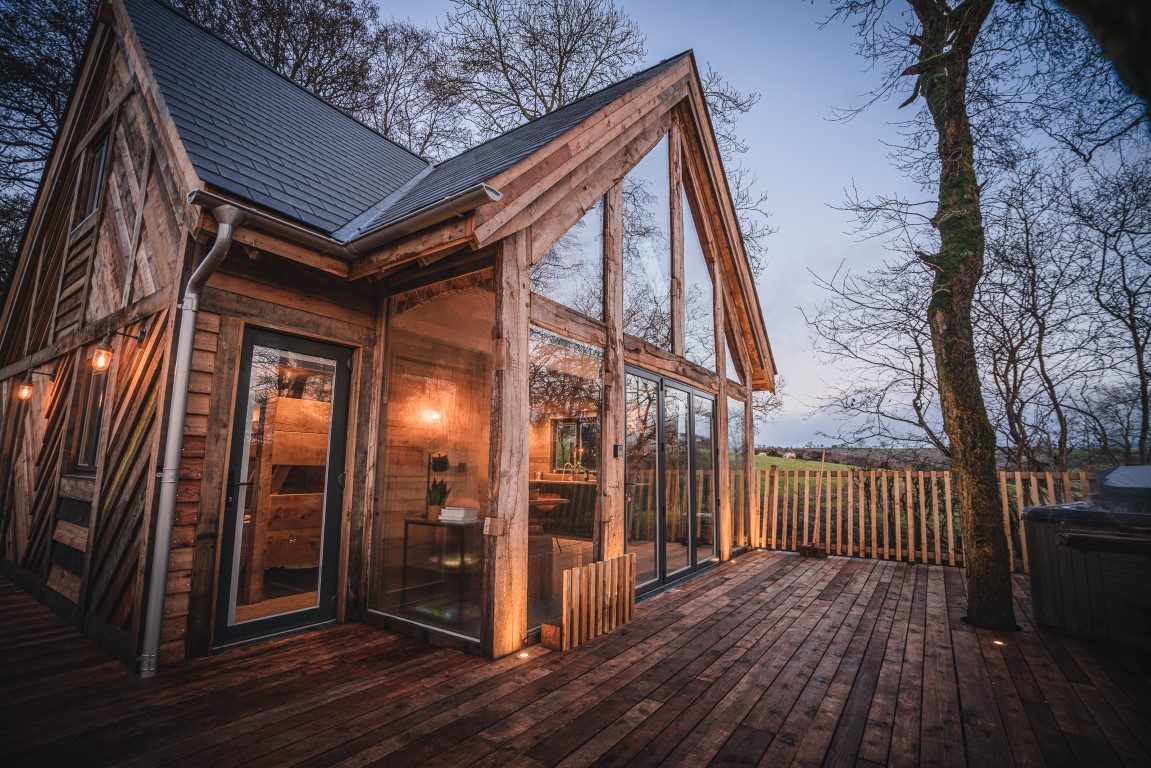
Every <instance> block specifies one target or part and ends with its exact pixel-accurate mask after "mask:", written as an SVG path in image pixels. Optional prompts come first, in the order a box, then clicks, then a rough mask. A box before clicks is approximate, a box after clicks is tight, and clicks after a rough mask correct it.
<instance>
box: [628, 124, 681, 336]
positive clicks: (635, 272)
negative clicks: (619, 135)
mask: <svg viewBox="0 0 1151 768" xmlns="http://www.w3.org/2000/svg"><path fill="white" fill-rule="evenodd" d="M667 153H668V149H667V137H666V136H665V137H664V138H663V139H662V140H661V141H660V142H659V144H657V145H656V146H655V147H654V148H653V149H652V150H651V151H650V152H648V153H647V155H646V156H645V157H644V158H643V159H642V160H640V162H639V165H637V166H636V167H635V168H633V169H632V170H631V172H630V173H628V175H627V176H626V177H624V180H623V328H624V331H626V332H627V333H630V334H631V335H633V336H638V337H639V338H641V339H643V340H644V341H647V342H650V343H652V344H654V345H655V346H657V347H660V348H661V349H666V350H668V351H671V240H670V231H671V229H670V220H671V205H670V194H671V193H670V181H669V177H668V156H667Z"/></svg>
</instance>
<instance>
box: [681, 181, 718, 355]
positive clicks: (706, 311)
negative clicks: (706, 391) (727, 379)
mask: <svg viewBox="0 0 1151 768" xmlns="http://www.w3.org/2000/svg"><path fill="white" fill-rule="evenodd" d="M682 201H683V282H684V292H683V305H684V323H683V330H684V336H685V338H684V344H683V354H684V357H686V358H687V359H688V360H690V361H692V362H693V363H695V364H696V365H702V366H703V367H704V368H707V369H708V370H709V371H714V370H715V297H714V293H713V288H712V282H711V272H710V270H709V269H708V264H707V259H706V258H705V257H704V255H703V245H702V243H701V242H700V239H699V231H698V230H697V229H696V227H695V216H694V214H692V212H691V206H689V205H688V202H687V195H686V194H685V195H683V199H682Z"/></svg>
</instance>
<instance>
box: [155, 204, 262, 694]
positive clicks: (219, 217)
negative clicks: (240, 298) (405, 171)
mask: <svg viewBox="0 0 1151 768" xmlns="http://www.w3.org/2000/svg"><path fill="white" fill-rule="evenodd" d="M212 214H213V215H214V216H215V217H216V222H217V224H218V225H219V226H218V228H217V230H216V241H215V242H214V243H212V247H211V249H210V250H209V251H208V253H207V255H206V256H204V259H203V261H201V262H200V264H199V266H197V267H196V269H195V271H193V272H192V276H191V277H190V278H188V285H187V287H186V288H185V289H184V300H183V301H182V302H181V303H180V338H179V341H178V342H177V344H176V360H175V365H174V367H173V373H172V401H171V405H170V406H169V409H168V429H167V437H166V440H165V443H164V460H163V464H162V465H161V466H162V467H163V468H162V469H161V470H160V501H159V505H158V510H157V513H156V535H155V539H154V541H155V545H154V548H153V552H152V568H151V571H150V573H149V578H148V602H147V604H146V606H145V609H144V642H143V646H142V650H141V653H140V677H142V678H149V677H153V676H155V674H156V667H157V660H158V659H159V655H160V631H161V629H162V626H163V622H164V597H165V595H166V593H167V585H168V560H169V558H170V556H171V553H172V527H173V524H174V522H175V518H176V485H177V482H178V481H179V476H180V458H181V455H182V453H183V447H184V415H185V412H186V411H187V409H188V382H189V380H190V378H191V375H192V346H193V341H194V340H195V336H196V317H197V314H198V312H199V308H200V291H201V289H202V288H203V287H204V283H206V282H207V281H208V278H209V277H210V276H211V275H212V273H213V272H215V271H216V268H217V267H219V266H220V263H221V262H222V261H223V260H224V257H225V256H227V254H228V249H229V248H230V247H231V245H232V237H233V235H234V234H235V230H236V227H237V226H239V225H240V223H241V222H242V221H243V220H244V212H243V211H241V210H240V209H239V208H236V207H234V206H231V205H222V206H219V207H218V208H214V209H212Z"/></svg>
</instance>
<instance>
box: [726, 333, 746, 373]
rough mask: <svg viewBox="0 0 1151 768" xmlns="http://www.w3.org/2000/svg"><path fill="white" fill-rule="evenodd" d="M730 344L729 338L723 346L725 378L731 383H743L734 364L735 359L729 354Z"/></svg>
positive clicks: (737, 367) (729, 337)
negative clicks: (725, 368) (725, 360)
mask: <svg viewBox="0 0 1151 768" xmlns="http://www.w3.org/2000/svg"><path fill="white" fill-rule="evenodd" d="M731 349H732V344H731V336H728V337H727V344H725V345H724V348H723V351H724V353H725V355H724V357H725V358H726V359H727V378H729V379H731V380H732V381H737V382H739V383H740V384H742V383H743V374H742V373H740V371H739V366H738V365H736V364H735V357H734V356H732V354H731Z"/></svg>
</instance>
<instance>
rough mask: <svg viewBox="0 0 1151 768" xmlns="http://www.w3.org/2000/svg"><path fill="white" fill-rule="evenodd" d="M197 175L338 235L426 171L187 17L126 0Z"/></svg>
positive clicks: (151, 0) (142, 0) (150, 1)
mask: <svg viewBox="0 0 1151 768" xmlns="http://www.w3.org/2000/svg"><path fill="white" fill-rule="evenodd" d="M124 7H125V8H126V9H127V11H128V16H129V18H130V19H131V21H132V26H133V28H134V29H135V31H136V36H137V37H138V38H139V40H140V45H141V46H142V47H143V49H144V54H145V56H146V57H147V59H148V63H149V65H150V66H151V68H152V72H153V74H154V75H155V78H156V80H157V82H158V84H159V86H160V91H161V93H162V94H163V98H164V103H165V104H166V105H167V107H168V111H169V112H170V113H171V115H172V119H173V121H174V122H175V124H176V129H177V131H178V132H179V134H180V139H181V140H182V141H183V143H184V147H185V149H186V151H187V152H188V156H189V159H190V160H191V162H192V166H193V168H195V170H196V173H197V175H198V176H199V177H200V178H201V179H202V180H203V181H205V182H206V183H208V184H211V185H212V186H213V187H215V188H217V189H219V190H221V191H223V192H227V193H230V194H233V195H236V196H238V197H240V198H243V199H246V200H250V201H252V202H253V203H256V204H257V205H259V206H261V207H264V208H267V209H269V210H272V211H276V212H277V213H281V214H283V215H285V216H287V217H290V218H292V219H294V220H296V221H298V222H300V223H302V224H305V225H308V226H310V227H312V228H314V229H317V230H320V231H323V232H326V233H331V232H334V231H335V230H337V229H339V228H340V227H342V226H344V225H345V224H347V223H348V222H349V221H352V220H353V219H355V218H356V217H357V216H359V215H360V214H361V213H362V212H363V211H365V210H367V209H369V208H371V207H372V206H373V205H375V204H377V203H379V201H380V200H382V199H384V198H385V197H387V196H388V195H389V194H391V193H392V192H394V191H395V190H397V189H399V188H400V187H402V186H403V185H404V184H405V183H406V182H407V181H409V180H410V179H412V178H413V177H414V176H416V175H417V174H419V173H420V172H421V171H423V170H424V169H425V168H427V167H428V163H427V161H425V160H424V159H422V158H420V157H419V156H418V155H415V154H413V153H411V152H409V151H408V150H407V149H405V148H403V147H401V146H400V145H399V144H396V143H395V142H392V141H390V140H389V139H387V138H386V137H384V136H383V135H381V134H379V133H377V132H376V131H374V130H372V129H371V128H368V127H367V126H366V125H363V124H362V123H360V122H358V121H356V120H353V119H352V118H350V117H348V116H347V115H345V114H344V113H343V112H341V111H340V110H338V109H336V108H335V107H333V106H331V105H330V104H328V103H327V102H325V101H323V100H322V99H320V98H318V97H316V96H314V95H313V94H311V93H309V92H308V91H306V90H304V89H303V88H301V87H299V86H297V85H296V84H294V83H293V82H292V81H290V80H288V79H287V78H285V77H283V76H282V75H280V74H279V73H277V72H276V71H274V70H272V69H271V68H269V67H267V66H265V65H263V64H261V63H260V62H257V61H256V60H255V59H253V58H251V57H250V56H248V55H247V54H245V53H244V52H242V51H240V50H239V49H237V48H234V47H232V46H231V45H230V44H228V43H226V42H224V41H223V40H222V39H220V38H219V37H216V36H215V35H213V34H212V33H210V32H208V31H206V30H204V29H203V28H202V27H200V26H199V25H198V24H196V23H195V22H193V21H191V20H190V19H188V18H187V17H185V16H184V15H183V14H180V13H178V12H177V11H174V10H172V9H171V8H168V7H167V6H166V5H164V4H162V3H159V2H155V0H124Z"/></svg>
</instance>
